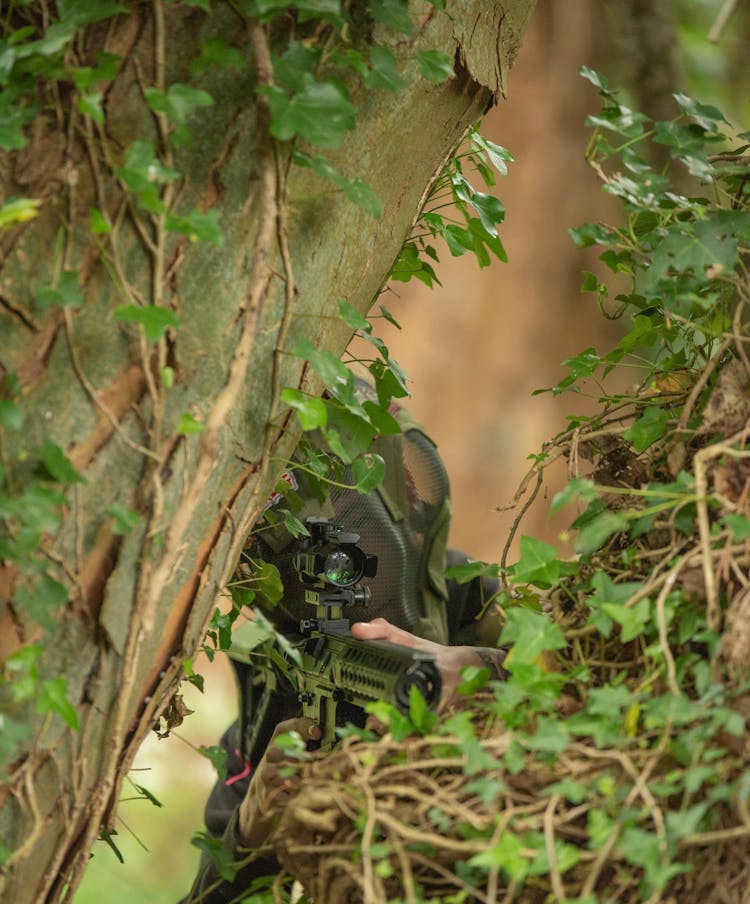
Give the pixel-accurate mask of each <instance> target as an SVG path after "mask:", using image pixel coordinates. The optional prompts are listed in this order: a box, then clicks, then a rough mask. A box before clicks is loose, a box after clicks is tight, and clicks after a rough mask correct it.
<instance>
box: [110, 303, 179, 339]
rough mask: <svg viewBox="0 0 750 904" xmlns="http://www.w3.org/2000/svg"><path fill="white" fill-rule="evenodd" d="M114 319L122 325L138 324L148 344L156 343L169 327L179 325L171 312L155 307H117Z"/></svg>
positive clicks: (168, 309)
mask: <svg viewBox="0 0 750 904" xmlns="http://www.w3.org/2000/svg"><path fill="white" fill-rule="evenodd" d="M115 317H116V318H117V319H118V320H122V321H123V322H124V323H139V324H140V325H141V326H142V327H143V332H144V333H145V334H146V339H147V340H148V341H149V342H158V341H159V340H160V339H161V337H162V336H163V335H164V333H166V331H167V330H168V329H169V328H170V327H176V326H177V324H178V323H179V320H178V319H177V315H176V314H175V312H174V311H173V310H171V309H170V308H162V307H157V306H156V305H148V306H147V307H139V306H138V305H126V306H123V307H119V308H116V309H115Z"/></svg>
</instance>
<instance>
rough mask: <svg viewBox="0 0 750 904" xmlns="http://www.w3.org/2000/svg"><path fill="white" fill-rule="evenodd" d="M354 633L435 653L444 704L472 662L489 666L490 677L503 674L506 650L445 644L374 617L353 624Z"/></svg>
mask: <svg viewBox="0 0 750 904" xmlns="http://www.w3.org/2000/svg"><path fill="white" fill-rule="evenodd" d="M351 632H352V636H353V637H356V638H358V639H359V640H387V641H390V643H397V644H400V645H401V646H402V647H410V648H411V649H412V650H421V651H422V652H423V653H432V655H433V656H434V657H435V663H436V665H437V667H438V669H439V670H440V675H441V677H442V679H443V690H442V694H441V703H440V705H441V707H443V706H445V705H446V703H447V702H448V701H449V700H450V699H451V697H452V696H453V695H454V694H455V692H456V689H457V688H458V687H459V686H460V685H461V683H462V682H463V678H462V676H461V672H462V670H463V669H465V668H466V667H467V666H470V665H473V666H475V667H476V668H480V669H481V668H489V669H490V678H502V677H503V669H502V660H503V653H502V652H501V651H500V650H495V649H491V648H485V647H469V646H461V647H449V646H445V645H444V644H441V643H436V642H435V641H434V640H425V639H424V638H423V637H417V636H416V635H415V634H411V633H410V632H409V631H405V630H404V629H403V628H397V627H396V626H395V625H392V624H391V623H390V622H389V621H386V620H385V619H384V618H374V619H373V620H372V621H369V622H355V623H354V624H353V625H352V627H351Z"/></svg>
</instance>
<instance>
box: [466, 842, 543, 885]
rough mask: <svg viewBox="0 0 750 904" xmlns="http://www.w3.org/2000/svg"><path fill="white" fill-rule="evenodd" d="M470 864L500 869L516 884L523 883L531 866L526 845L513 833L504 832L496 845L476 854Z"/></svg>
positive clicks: (488, 868)
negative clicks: (526, 853) (526, 852)
mask: <svg viewBox="0 0 750 904" xmlns="http://www.w3.org/2000/svg"><path fill="white" fill-rule="evenodd" d="M469 864H470V865H471V866H477V867H482V868H484V869H487V870H490V869H495V868H498V867H499V868H500V869H502V871H503V872H504V873H505V874H506V875H507V876H508V878H509V879H511V880H513V881H514V882H520V881H522V880H523V879H524V878H525V877H526V875H527V874H528V872H529V866H530V864H529V861H528V860H527V859H526V855H525V845H524V844H523V843H522V842H521V840H520V839H519V838H518V836H517V835H515V834H513V832H503V834H502V835H501V836H500V840H499V841H498V842H497V843H496V844H494V845H493V846H492V847H488V848H487V849H486V850H484V851H482V852H481V853H479V854H474V856H473V857H472V858H471V859H470V860H469Z"/></svg>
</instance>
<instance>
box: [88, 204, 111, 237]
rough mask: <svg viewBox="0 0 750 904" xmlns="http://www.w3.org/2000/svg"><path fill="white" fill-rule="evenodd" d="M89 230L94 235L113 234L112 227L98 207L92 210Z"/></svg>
mask: <svg viewBox="0 0 750 904" xmlns="http://www.w3.org/2000/svg"><path fill="white" fill-rule="evenodd" d="M89 228H90V229H91V231H92V232H93V233H94V235H108V234H109V233H111V232H112V227H111V226H110V224H109V222H108V221H107V219H106V217H105V216H104V214H103V213H102V211H101V210H99V208H98V207H92V208H91V217H90V219H89Z"/></svg>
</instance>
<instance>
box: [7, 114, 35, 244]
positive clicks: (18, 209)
mask: <svg viewBox="0 0 750 904" xmlns="http://www.w3.org/2000/svg"><path fill="white" fill-rule="evenodd" d="M1 135H2V126H1V125H0V136H1ZM2 146H3V144H2V139H1V137H0V147H2ZM41 205H42V200H41V198H9V199H8V200H7V201H6V202H5V204H3V206H2V207H0V229H2V228H3V227H4V226H11V225H13V223H27V222H28V221H29V220H33V219H34V217H36V216H39V208H40V207H41Z"/></svg>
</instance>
